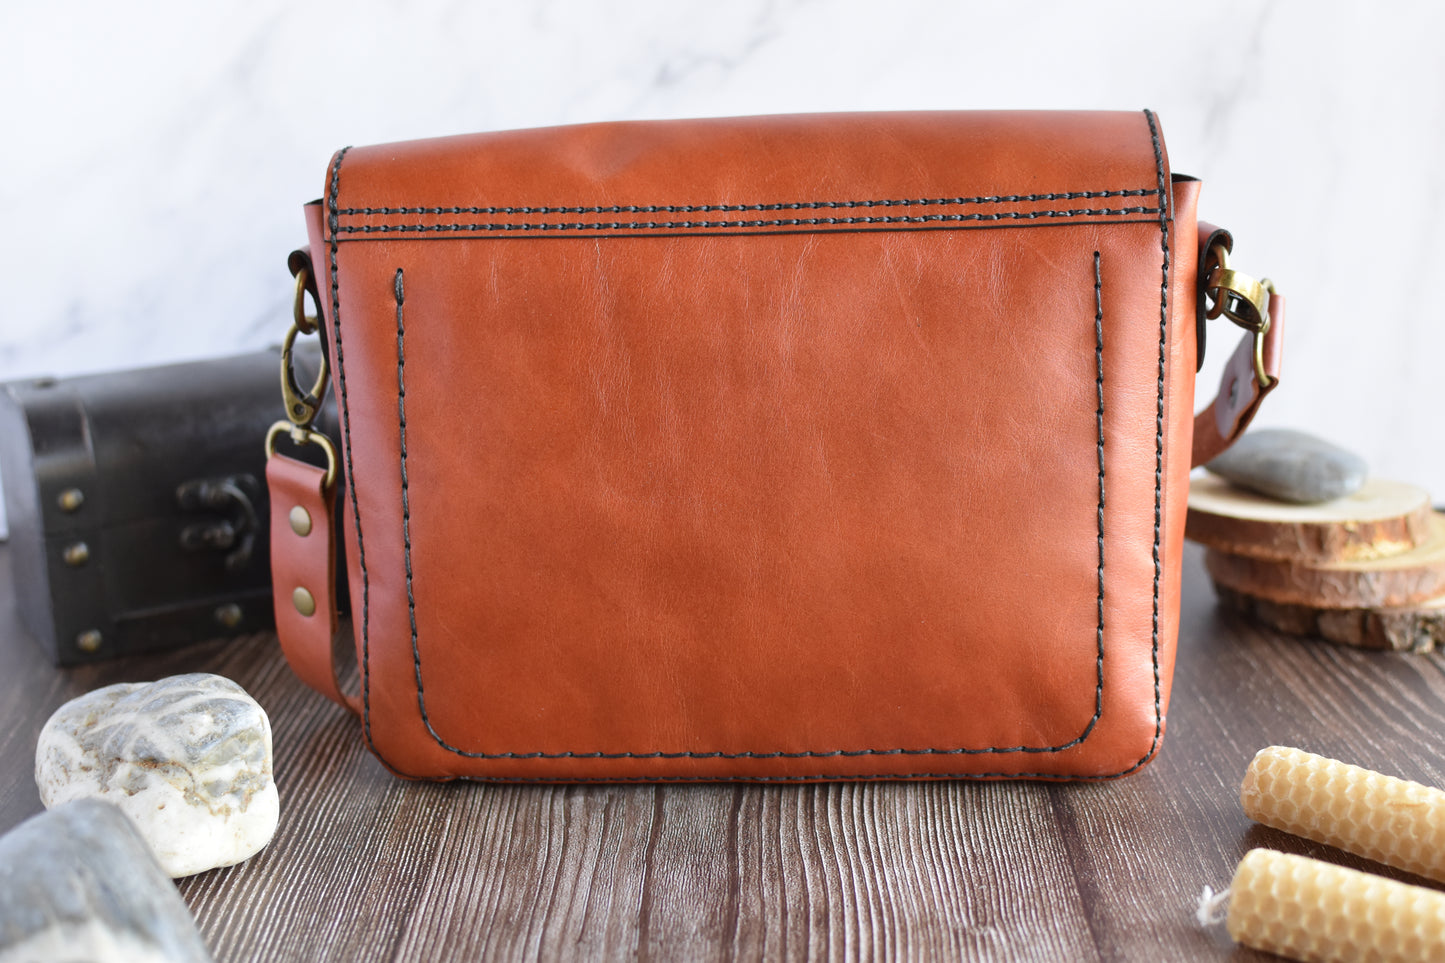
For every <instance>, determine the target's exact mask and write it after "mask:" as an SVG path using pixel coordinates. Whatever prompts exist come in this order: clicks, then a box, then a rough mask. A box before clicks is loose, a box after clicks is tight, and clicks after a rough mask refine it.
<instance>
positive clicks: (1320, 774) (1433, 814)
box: [1239, 746, 1445, 882]
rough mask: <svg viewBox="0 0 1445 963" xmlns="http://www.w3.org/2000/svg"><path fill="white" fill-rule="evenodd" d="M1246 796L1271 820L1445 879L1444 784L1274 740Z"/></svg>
mask: <svg viewBox="0 0 1445 963" xmlns="http://www.w3.org/2000/svg"><path fill="white" fill-rule="evenodd" d="M1239 801H1240V803H1241V804H1242V805H1243V806H1244V813H1245V815H1246V816H1248V817H1249V818H1250V819H1253V820H1255V821H1256V822H1261V823H1264V824H1265V825H1266V826H1273V827H1274V828H1275V829H1282V830H1284V831H1285V832H1287V833H1293V834H1295V835H1296V836H1303V837H1305V838H1306V839H1312V840H1314V841H1316V842H1320V843H1327V844H1328V845H1331V846H1337V847H1339V848H1340V849H1343V850H1346V851H1347V852H1351V853H1355V854H1356V855H1359V856H1364V857H1366V858H1367V859H1373V860H1376V861H1377V862H1381V863H1384V864H1386V865H1387V866H1394V867H1395V868H1397V869H1403V870H1406V871H1407V872H1411V873H1415V874H1417V875H1420V876H1425V877H1428V878H1430V879H1434V880H1439V881H1441V882H1445V792H1441V791H1440V790H1439V789H1432V788H1430V787H1429V786H1422V785H1420V784H1419V783H1415V782H1407V781H1406V780H1404V779H1395V778H1392V777H1390V776H1382V775H1380V774H1379V773H1377V772H1371V771H1370V770H1368V769H1361V768H1360V767H1358V766H1350V765H1346V764H1345V763H1342V762H1336V761H1335V760H1333V759H1326V758H1325V757H1324V756H1316V755H1314V754H1312V753H1308V752H1302V751H1301V750H1299V749H1286V748H1284V747H1282V746H1270V747H1269V748H1268V749H1261V750H1260V751H1259V753H1258V754H1257V755H1256V756H1255V757H1254V761H1253V762H1251V763H1250V764H1249V769H1248V771H1247V772H1245V774H1244V784H1243V785H1242V786H1240V788H1239Z"/></svg>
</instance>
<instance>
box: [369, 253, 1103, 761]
mask: <svg viewBox="0 0 1445 963" xmlns="http://www.w3.org/2000/svg"><path fill="white" fill-rule="evenodd" d="M1102 285H1103V280H1102V275H1101V274H1100V270H1099V263H1098V252H1095V254H1094V290H1095V301H1096V317H1095V356H1096V360H1097V364H1098V366H1099V371H1100V374H1099V377H1100V378H1101V379H1102V377H1103V374H1102V370H1103V354H1102V352H1103V341H1102V338H1103V328H1102V323H1103V319H1102V311H1103V309H1102V307H1101V306H1098V305H1102V300H1101V298H1102V295H1101V293H1100V292H1101V289H1102ZM395 295H396V331H397V334H396V377H397V415H398V421H399V425H400V440H401V504H402V545H403V553H404V558H405V571H406V587H407V610H408V615H409V617H410V620H411V651H412V662H413V666H414V670H415V674H416V688H417V707H418V709H419V710H420V713H421V719H422V723H423V724H424V725H425V726H426V729H427V732H428V733H430V734H431V737H432V739H433V740H434V741H435V742H436V743H437V745H439V746H441V747H442V748H443V749H445V750H447V751H448V752H451V753H454V754H456V755H459V756H464V757H467V758H469V759H820V758H849V757H855V756H924V755H929V756H935V755H937V756H951V755H985V754H1006V753H1017V752H1022V753H1057V752H1062V751H1063V750H1065V749H1070V748H1073V747H1074V746H1077V745H1079V744H1081V743H1083V741H1084V740H1085V739H1087V738H1089V736H1090V734H1092V733H1093V731H1094V727H1095V726H1096V725H1097V724H1098V722H1099V718H1100V716H1102V714H1103V711H1104V648H1103V645H1104V643H1103V614H1104V604H1103V535H1102V525H1103V522H1102V519H1103V501H1102V500H1103V497H1104V489H1103V481H1102V465H1101V469H1100V476H1101V477H1100V486H1099V498H1100V506H1099V516H1098V517H1099V519H1100V523H1099V524H1100V536H1099V539H1100V549H1099V551H1100V563H1099V565H1100V569H1099V599H1098V603H1097V606H1098V617H1099V620H1100V625H1099V629H1098V632H1097V635H1096V638H1097V645H1098V656H1097V658H1096V660H1095V666H1096V668H1097V672H1098V677H1097V682H1096V683H1095V686H1094V714H1093V716H1092V717H1091V718H1090V719H1089V722H1088V724H1087V725H1086V726H1085V727H1084V729H1083V731H1082V732H1080V733H1079V735H1078V736H1076V737H1074V738H1073V739H1072V740H1070V741H1068V742H1065V743H1063V744H1061V745H1057V746H1022V745H1021V746H987V747H983V748H977V749H974V748H953V749H901V748H900V749H827V750H801V751H798V752H784V751H782V750H778V751H774V752H755V751H747V752H721V751H715V752H689V751H685V750H684V751H677V752H662V751H653V752H574V751H566V752H541V751H535V752H497V753H489V752H475V751H472V750H468V749H462V748H460V747H458V746H453V745H452V744H451V743H450V742H448V741H447V740H446V739H444V738H443V737H442V736H441V734H440V733H438V732H437V731H436V728H435V727H434V726H433V725H432V722H431V717H430V715H429V714H428V713H427V708H426V697H425V693H424V689H423V685H422V674H421V648H420V645H419V644H418V639H417V636H418V633H417V624H416V599H415V596H414V594H413V588H412V582H413V572H412V563H411V505H410V499H409V495H408V478H407V467H406V462H407V451H406V353H405V339H406V328H405V325H404V323H403V315H402V301H403V288H402V270H401V269H400V268H398V269H397V272H396V282H395ZM1096 422H1097V426H1098V433H1099V441H1098V445H1099V450H1100V452H1102V451H1103V445H1104V420H1103V395H1102V387H1101V388H1100V400H1099V410H1098V413H1097V415H1096ZM1101 457H1102V455H1101ZM926 775H936V774H919V776H920V777H922V776H926ZM994 775H997V776H1005V775H1012V776H1016V777H1024V778H1027V777H1029V776H1040V777H1043V776H1047V775H1049V774H1047V773H996V774H994ZM797 778H802V779H806V778H807V777H797ZM851 778H869V777H866V776H859V777H851ZM879 778H908V777H905V776H890V777H879ZM1060 778H1062V777H1060ZM481 781H488V780H485V779H484V780H481ZM497 781H502V782H519V781H527V780H516V779H498V780H497ZM541 781H544V782H546V781H552V780H541ZM640 781H654V780H646V779H644V780H640ZM658 781H660V780H658ZM730 781H731V780H730ZM767 781H773V780H767Z"/></svg>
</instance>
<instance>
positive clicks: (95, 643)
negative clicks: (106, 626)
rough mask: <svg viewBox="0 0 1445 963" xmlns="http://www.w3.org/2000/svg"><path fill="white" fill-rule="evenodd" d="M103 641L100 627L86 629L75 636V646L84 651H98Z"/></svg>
mask: <svg viewBox="0 0 1445 963" xmlns="http://www.w3.org/2000/svg"><path fill="white" fill-rule="evenodd" d="M102 641H104V639H102V638H101V635H100V630H99V629H86V630H85V631H84V632H82V633H80V634H79V635H77V636H76V637H75V647H76V648H78V649H79V650H80V651H82V652H98V651H100V643H101V642H102Z"/></svg>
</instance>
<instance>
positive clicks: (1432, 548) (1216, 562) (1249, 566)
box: [1204, 512, 1445, 609]
mask: <svg viewBox="0 0 1445 963" xmlns="http://www.w3.org/2000/svg"><path fill="white" fill-rule="evenodd" d="M1204 567H1205V568H1206V569H1207V570H1208V571H1209V575H1210V577H1212V578H1213V579H1214V581H1215V583H1216V584H1218V585H1223V586H1224V587H1225V588H1229V589H1233V590H1234V591H1236V592H1242V593H1244V594H1246V595H1253V596H1255V597H1257V598H1262V599H1266V600H1268V601H1270V602H1283V603H1287V604H1290V605H1304V606H1309V607H1311V608H1319V609H1380V608H1394V607H1399V606H1412V605H1419V604H1420V603H1422V602H1428V601H1430V600H1432V599H1435V598H1438V597H1440V596H1442V595H1445V515H1442V514H1441V513H1438V512H1437V513H1435V514H1434V515H1433V516H1432V517H1431V520H1430V535H1429V537H1428V538H1427V539H1426V540H1425V541H1424V542H1423V543H1421V544H1420V545H1418V546H1416V547H1415V548H1414V549H1412V550H1410V551H1408V552H1404V553H1402V554H1400V555H1394V556H1391V557H1389V558H1377V559H1368V560H1365V561H1359V562H1327V563H1324V564H1321V565H1306V564H1303V563H1299V562H1275V561H1267V560H1265V559H1258V558H1249V557H1246V556H1243V555H1231V554H1229V553H1227V552H1221V551H1219V550H1218V549H1213V548H1211V549H1209V550H1208V551H1207V552H1205V554H1204Z"/></svg>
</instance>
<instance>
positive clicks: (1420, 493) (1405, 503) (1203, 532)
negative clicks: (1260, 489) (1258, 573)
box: [1184, 474, 1433, 564]
mask: <svg viewBox="0 0 1445 963" xmlns="http://www.w3.org/2000/svg"><path fill="white" fill-rule="evenodd" d="M1432 514H1433V511H1432V509H1431V507H1430V494H1429V492H1427V491H1425V489H1423V488H1420V487H1418V486H1416V485H1410V484H1407V483H1405V482H1397V481H1389V480H1388V479H1383V478H1372V479H1370V480H1369V481H1367V482H1366V483H1365V485H1364V487H1362V488H1361V489H1360V490H1359V491H1357V492H1355V493H1354V494H1353V495H1350V496H1349V497H1347V498H1340V499H1336V500H1335V501H1332V502H1325V503H1324V504H1320V505H1286V504H1284V503H1282V502H1277V501H1275V500H1274V499H1272V498H1266V497H1264V496H1263V495H1256V494H1254V493H1253V492H1247V491H1244V490H1242V489H1240V488H1236V487H1235V486H1233V485H1231V484H1229V483H1228V482H1226V481H1225V480H1223V479H1222V478H1216V477H1215V476H1213V475H1208V474H1205V475H1200V476H1198V477H1196V478H1193V479H1190V482H1189V516H1188V521H1187V522H1186V525H1185V530H1184V534H1185V536H1186V537H1187V538H1190V539H1192V540H1194V541H1196V542H1199V543H1201V544H1203V545H1208V546H1209V547H1210V548H1217V549H1219V550H1220V551H1224V552H1229V553H1230V554H1232V555H1247V556H1250V557H1252V558H1265V559H1275V560H1279V561H1297V562H1308V563H1311V564H1320V563H1324V562H1346V561H1365V560H1367V559H1375V558H1388V557H1390V556H1392V555H1399V554H1401V553H1403V552H1408V551H1410V550H1411V549H1413V548H1414V547H1415V546H1416V545H1418V544H1420V543H1421V542H1423V541H1424V540H1425V539H1426V538H1427V537H1428V536H1429V533H1430V517H1431V515H1432Z"/></svg>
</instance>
